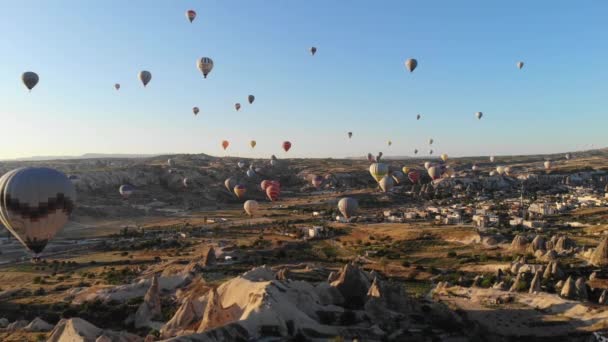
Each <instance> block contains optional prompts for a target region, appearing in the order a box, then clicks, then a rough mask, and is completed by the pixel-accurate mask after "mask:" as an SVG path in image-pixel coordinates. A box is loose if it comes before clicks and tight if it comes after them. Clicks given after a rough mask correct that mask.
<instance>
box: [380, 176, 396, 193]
mask: <svg viewBox="0 0 608 342" xmlns="http://www.w3.org/2000/svg"><path fill="white" fill-rule="evenodd" d="M378 185H379V186H380V189H382V192H389V191H391V190H392V189H393V186H394V185H395V181H394V180H393V178H392V177H390V176H389V175H386V176H384V177H382V179H381V180H380V181H379V182H378Z"/></svg>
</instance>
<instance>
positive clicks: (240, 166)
mask: <svg viewBox="0 0 608 342" xmlns="http://www.w3.org/2000/svg"><path fill="white" fill-rule="evenodd" d="M236 165H238V167H239V168H241V169H242V168H244V167H245V166H246V165H247V164H245V162H244V161H242V160H239V162H238V163H236Z"/></svg>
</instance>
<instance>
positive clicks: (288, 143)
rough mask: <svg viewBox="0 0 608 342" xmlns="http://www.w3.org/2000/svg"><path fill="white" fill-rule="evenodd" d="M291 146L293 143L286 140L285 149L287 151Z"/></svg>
mask: <svg viewBox="0 0 608 342" xmlns="http://www.w3.org/2000/svg"><path fill="white" fill-rule="evenodd" d="M290 148H291V143H290V142H289V141H284V142H283V149H284V150H285V152H287V151H289V149H290Z"/></svg>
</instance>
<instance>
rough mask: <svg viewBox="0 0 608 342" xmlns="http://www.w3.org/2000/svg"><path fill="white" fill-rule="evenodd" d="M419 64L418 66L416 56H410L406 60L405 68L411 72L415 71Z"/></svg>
mask: <svg viewBox="0 0 608 342" xmlns="http://www.w3.org/2000/svg"><path fill="white" fill-rule="evenodd" d="M417 66H418V61H417V60H415V59H414V58H410V59H408V60H407V61H405V68H406V69H407V70H408V71H409V72H413V71H414V70H415V69H416V67H417Z"/></svg>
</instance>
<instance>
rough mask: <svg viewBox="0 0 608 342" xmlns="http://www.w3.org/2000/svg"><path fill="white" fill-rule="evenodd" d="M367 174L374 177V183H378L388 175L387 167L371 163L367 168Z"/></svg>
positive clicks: (382, 164)
mask: <svg viewBox="0 0 608 342" xmlns="http://www.w3.org/2000/svg"><path fill="white" fill-rule="evenodd" d="M369 173H370V174H371V175H372V177H374V179H375V180H376V182H379V181H380V180H381V179H382V178H384V176H386V175H387V174H388V165H386V164H384V163H373V164H372V165H370V167H369Z"/></svg>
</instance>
